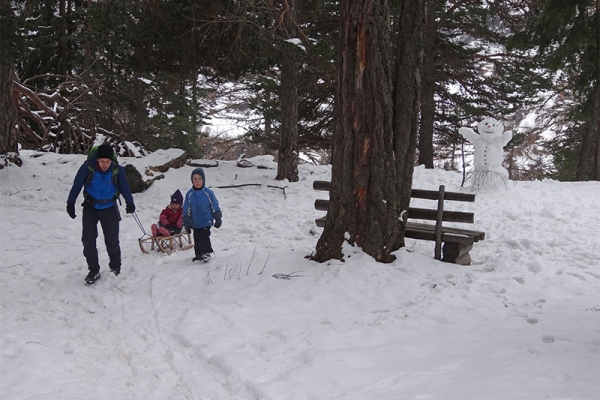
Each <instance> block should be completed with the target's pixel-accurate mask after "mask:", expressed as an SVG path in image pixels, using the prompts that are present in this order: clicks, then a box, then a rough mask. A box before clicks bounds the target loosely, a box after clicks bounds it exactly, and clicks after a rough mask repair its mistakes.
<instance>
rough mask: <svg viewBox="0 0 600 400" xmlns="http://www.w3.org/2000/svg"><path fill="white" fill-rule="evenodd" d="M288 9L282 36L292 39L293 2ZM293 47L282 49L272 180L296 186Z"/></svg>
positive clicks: (296, 155) (295, 98) (289, 1)
mask: <svg viewBox="0 0 600 400" xmlns="http://www.w3.org/2000/svg"><path fill="white" fill-rule="evenodd" d="M286 4H287V5H288V6H289V8H288V9H284V12H283V25H284V35H285V36H286V37H287V38H288V39H289V38H294V37H296V27H295V25H294V24H295V22H294V19H295V18H296V15H297V10H296V0H287V2H286ZM297 51H298V49H296V46H295V45H293V44H290V43H284V45H283V52H282V53H283V54H282V57H283V60H282V65H281V110H282V116H281V119H282V122H281V140H280V142H279V158H278V162H277V176H276V177H275V179H277V180H283V179H287V180H288V181H290V182H297V181H298V180H299V177H298V90H297V87H296V69H297V63H296V52H297Z"/></svg>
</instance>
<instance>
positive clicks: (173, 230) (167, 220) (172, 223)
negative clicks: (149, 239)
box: [152, 189, 183, 236]
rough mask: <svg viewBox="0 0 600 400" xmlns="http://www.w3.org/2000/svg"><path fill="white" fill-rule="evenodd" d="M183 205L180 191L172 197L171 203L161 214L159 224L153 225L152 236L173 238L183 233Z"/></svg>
mask: <svg viewBox="0 0 600 400" xmlns="http://www.w3.org/2000/svg"><path fill="white" fill-rule="evenodd" d="M182 203H183V195H182V194H181V192H180V191H179V189H178V190H177V191H176V192H175V193H173V195H172V196H171V203H170V204H169V205H168V206H167V207H166V208H165V209H164V210H162V212H161V213H160V220H159V221H158V224H154V225H152V236H171V235H175V234H177V233H180V232H181V228H182V227H183V219H182V217H181V216H182V211H183V208H181V205H182Z"/></svg>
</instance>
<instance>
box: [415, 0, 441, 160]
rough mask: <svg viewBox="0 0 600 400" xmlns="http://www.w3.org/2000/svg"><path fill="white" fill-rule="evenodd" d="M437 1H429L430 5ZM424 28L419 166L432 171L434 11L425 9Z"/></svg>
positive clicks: (430, 7)
mask: <svg viewBox="0 0 600 400" xmlns="http://www.w3.org/2000/svg"><path fill="white" fill-rule="evenodd" d="M434 1H437V0H431V3H433V2H434ZM426 13H427V15H426V16H425V26H424V34H423V38H424V42H423V46H424V48H423V49H424V51H423V53H424V55H423V83H422V89H421V126H420V129H419V165H425V168H429V169H433V122H434V118H435V98H434V95H435V37H436V27H435V19H434V17H435V10H434V9H433V4H431V5H430V6H429V7H428V8H427V12H426Z"/></svg>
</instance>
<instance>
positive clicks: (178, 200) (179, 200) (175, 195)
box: [171, 189, 183, 205]
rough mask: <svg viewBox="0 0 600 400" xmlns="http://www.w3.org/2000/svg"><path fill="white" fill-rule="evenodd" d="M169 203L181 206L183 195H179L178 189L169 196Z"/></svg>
mask: <svg viewBox="0 0 600 400" xmlns="http://www.w3.org/2000/svg"><path fill="white" fill-rule="evenodd" d="M171 203H175V204H179V205H182V204H183V195H182V194H181V192H180V191H179V189H177V191H176V192H175V193H173V194H172V195H171Z"/></svg>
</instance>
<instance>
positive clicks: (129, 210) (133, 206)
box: [125, 203, 135, 214]
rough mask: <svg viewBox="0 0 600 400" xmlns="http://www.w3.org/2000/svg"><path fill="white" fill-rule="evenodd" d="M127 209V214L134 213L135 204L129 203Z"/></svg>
mask: <svg viewBox="0 0 600 400" xmlns="http://www.w3.org/2000/svg"><path fill="white" fill-rule="evenodd" d="M125 211H126V212H127V214H133V213H134V212H135V204H133V203H127V205H126V206H125Z"/></svg>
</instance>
